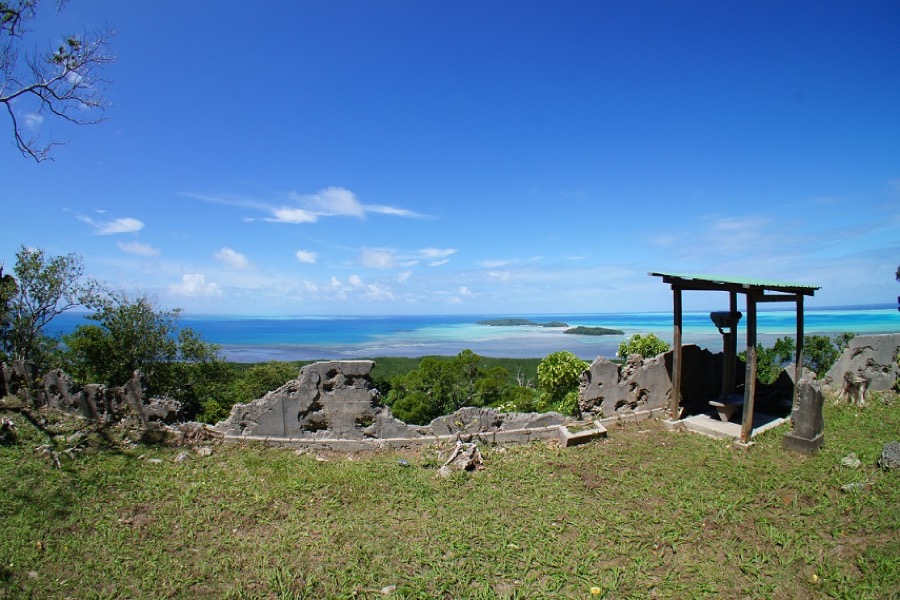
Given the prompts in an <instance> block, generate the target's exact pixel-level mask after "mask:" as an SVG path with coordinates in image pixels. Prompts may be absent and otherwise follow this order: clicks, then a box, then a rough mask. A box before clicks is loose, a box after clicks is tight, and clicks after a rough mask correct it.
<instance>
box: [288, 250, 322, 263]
mask: <svg viewBox="0 0 900 600" xmlns="http://www.w3.org/2000/svg"><path fill="white" fill-rule="evenodd" d="M294 256H296V257H297V260H298V261H300V262H302V263H304V264H307V265H314V264H316V259H317V256H316V253H315V252H310V251H309V250H297V252H296V253H295V254H294Z"/></svg>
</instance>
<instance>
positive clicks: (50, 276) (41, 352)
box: [0, 246, 98, 366]
mask: <svg viewBox="0 0 900 600" xmlns="http://www.w3.org/2000/svg"><path fill="white" fill-rule="evenodd" d="M13 272H14V273H15V281H9V280H6V278H5V277H4V283H3V290H4V291H3V293H2V296H3V302H4V303H5V305H6V306H5V309H4V310H5V312H6V316H5V321H6V322H7V323H8V325H6V326H5V327H4V328H3V332H2V333H3V338H2V340H0V344H2V349H3V351H4V353H5V354H6V355H7V356H8V357H11V358H16V359H19V358H21V359H27V360H30V361H33V362H35V363H36V364H37V365H38V366H45V363H46V362H47V360H48V359H49V356H50V354H51V353H52V351H53V350H54V349H55V347H56V345H57V343H56V341H55V340H53V339H51V338H50V337H49V336H47V335H46V333H45V330H46V328H47V325H48V324H49V323H50V322H51V321H52V320H53V319H54V318H56V317H57V316H59V315H61V314H62V313H64V312H66V311H68V310H71V309H73V308H75V307H77V306H79V305H81V304H84V303H86V302H91V301H92V299H93V298H94V297H95V296H96V294H97V290H98V284H97V283H96V282H93V281H88V282H86V283H85V282H82V276H83V275H84V266H83V264H82V261H81V257H79V256H78V255H76V254H67V255H65V256H47V255H45V254H44V251H43V250H40V249H37V250H34V249H30V248H26V247H25V246H22V248H21V250H19V252H18V253H17V254H16V265H15V268H14V269H13Z"/></svg>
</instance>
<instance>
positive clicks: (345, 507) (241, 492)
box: [0, 398, 900, 599]
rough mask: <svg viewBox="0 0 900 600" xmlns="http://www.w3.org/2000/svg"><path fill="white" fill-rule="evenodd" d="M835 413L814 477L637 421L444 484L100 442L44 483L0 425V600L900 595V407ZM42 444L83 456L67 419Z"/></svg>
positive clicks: (41, 466) (769, 452)
mask: <svg viewBox="0 0 900 600" xmlns="http://www.w3.org/2000/svg"><path fill="white" fill-rule="evenodd" d="M826 410H827V412H826V445H825V447H824V448H823V449H822V451H820V452H819V453H818V454H817V455H816V456H813V457H804V456H800V455H796V454H788V453H786V452H784V451H782V450H781V436H782V434H783V433H784V432H785V429H784V428H781V429H779V430H775V431H772V432H768V433H766V434H764V435H763V436H761V437H760V438H758V439H757V444H756V445H755V446H754V447H753V448H752V449H751V450H750V451H748V452H744V451H737V450H733V449H731V448H729V447H728V445H727V444H725V443H723V442H719V441H714V440H711V439H707V438H703V437H700V436H696V435H692V434H679V433H670V432H667V431H665V430H663V428H662V427H661V426H660V425H659V424H658V423H652V422H649V423H641V424H637V425H635V424H631V425H626V426H623V427H615V428H612V429H611V430H610V434H609V438H608V439H607V440H605V441H601V442H596V443H592V444H589V445H586V446H582V447H578V448H573V449H561V448H559V447H556V446H554V445H550V444H535V445H530V446H520V447H509V448H499V447H494V448H491V447H489V448H485V449H484V450H483V452H484V458H485V469H484V470H483V471H480V472H477V473H474V474H468V475H467V474H460V475H459V476H454V477H452V478H450V479H446V480H443V479H438V478H437V477H436V471H437V467H438V466H440V464H441V459H440V457H439V453H438V449H434V448H432V449H427V450H423V451H420V452H406V453H403V454H397V453H387V452H385V453H377V454H371V455H359V456H353V457H347V456H343V455H340V456H339V455H327V456H322V455H320V456H316V455H315V454H305V455H298V454H296V453H294V452H293V451H291V450H284V449H275V448H266V447H260V446H245V447H240V446H237V445H228V446H217V447H216V448H215V451H214V453H213V455H212V456H209V457H205V458H201V457H199V456H193V457H192V458H191V459H190V460H188V461H186V462H183V463H179V462H176V461H175V460H174V459H175V457H176V455H177V454H178V452H179V451H178V450H175V449H168V448H161V447H160V448H157V447H146V446H143V447H142V446H137V447H131V448H128V447H125V448H123V447H121V446H119V445H116V444H111V443H109V442H108V441H106V440H105V439H104V438H103V437H102V436H100V435H98V434H97V433H92V434H91V435H90V436H89V438H88V439H87V440H82V442H81V445H82V446H84V447H85V449H84V450H83V451H82V452H79V453H75V454H74V455H73V456H71V457H68V456H66V455H63V456H62V457H61V459H60V460H61V465H62V468H61V469H56V468H54V467H53V466H52V463H51V461H50V460H49V459H48V458H47V457H46V456H42V455H41V454H40V453H38V452H35V450H34V449H35V447H37V446H39V445H40V444H44V443H47V442H48V439H49V438H48V437H47V435H46V433H44V432H42V431H40V430H39V429H38V428H36V427H35V426H34V425H33V424H31V423H29V422H28V421H27V420H26V419H25V418H24V417H23V416H22V415H21V414H20V413H18V412H9V411H6V412H4V411H3V410H2V407H0V416H5V417H12V418H13V420H15V421H16V424H17V426H18V441H17V442H16V443H15V444H13V445H6V446H0V524H2V525H0V597H6V598H29V597H33V598H123V597H135V598H165V597H174V598H196V597H201V598H332V597H334V598H353V597H355V598H381V597H384V595H383V592H386V593H390V596H389V597H402V598H498V597H499V598H550V597H559V598H598V597H604V598H629V597H632V598H647V597H671V598H694V597H719V596H725V597H740V598H744V597H760V598H792V599H793V598H827V597H836V598H890V597H900V535H898V524H900V474H898V473H897V472H882V471H880V470H878V469H877V467H875V461H876V459H877V458H878V456H879V454H880V451H881V447H882V445H883V444H884V443H886V442H889V441H894V440H898V439H900V400H896V399H893V400H889V401H885V400H883V399H881V398H873V399H872V401H871V403H870V405H869V406H868V407H866V408H864V409H853V408H848V407H836V406H833V405H830V404H829V406H828V407H827V409H826ZM38 425H41V426H42V427H44V428H45V429H49V433H50V434H51V435H52V434H56V435H57V437H56V438H55V440H54V441H53V443H54V444H55V447H56V448H57V449H58V450H63V449H65V448H66V447H68V446H69V445H72V444H74V443H75V441H74V440H73V441H66V440H65V439H63V438H62V437H59V436H64V435H67V434H69V433H70V432H71V429H67V428H71V427H73V425H72V422H71V421H68V422H63V423H61V424H57V423H53V422H51V423H49V424H47V425H43V424H42V423H41V422H40V421H38ZM850 452H855V453H856V454H857V455H858V457H859V458H860V459H861V461H862V466H861V467H859V468H858V469H852V468H849V467H845V466H842V465H841V458H842V457H844V456H846V455H847V454H849V453H850ZM150 458H160V459H162V462H161V463H155V462H151V461H149V460H148V459H150ZM400 459H403V460H405V461H407V462H408V466H405V465H404V464H401V462H398V460H400ZM854 482H857V483H863V484H864V485H863V486H861V489H858V490H854V491H849V492H844V491H841V486H842V485H844V484H847V483H854ZM391 586H396V587H391Z"/></svg>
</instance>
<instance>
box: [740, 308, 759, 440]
mask: <svg viewBox="0 0 900 600" xmlns="http://www.w3.org/2000/svg"><path fill="white" fill-rule="evenodd" d="M755 396H756V296H755V295H754V294H747V372H746V375H745V377H744V414H743V417H742V418H741V443H742V444H746V443H748V442H749V441H750V435H751V433H752V432H753V399H754V397H755Z"/></svg>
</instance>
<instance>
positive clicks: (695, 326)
mask: <svg viewBox="0 0 900 600" xmlns="http://www.w3.org/2000/svg"><path fill="white" fill-rule="evenodd" d="M497 318H524V319H529V320H531V321H535V322H539V323H544V322H549V321H561V322H564V323H567V324H568V325H569V326H570V327H575V326H577V325H584V326H588V327H591V326H596V327H609V328H613V329H621V330H622V331H624V332H625V333H624V334H623V335H613V336H601V337H596V336H581V335H571V334H565V333H563V331H564V330H563V329H559V328H545V327H533V326H506V327H498V326H488V325H479V324H478V321H481V320H485V319H497ZM83 322H85V321H84V317H83V316H82V315H77V314H72V313H66V314H63V315H60V316H59V317H57V319H56V320H54V321H53V323H52V325H53V327H54V329H53V331H51V332H50V333H65V332H68V331H71V330H72V329H74V327H75V326H77V325H78V324H80V323H83ZM179 324H180V325H181V326H184V327H191V328H193V329H194V330H195V331H197V332H198V333H200V335H201V336H202V337H203V339H204V340H206V341H207V342H212V343H215V344H219V345H220V346H221V348H222V356H223V357H224V358H226V359H228V360H232V361H238V362H258V361H266V360H316V359H345V358H374V357H377V356H412V357H417V356H426V355H449V356H453V355H456V354H458V353H459V352H461V351H462V350H465V349H470V350H472V351H473V352H475V353H476V354H480V355H482V356H497V357H510V358H530V357H536V358H542V357H544V356H546V355H548V354H550V353H552V352H557V351H560V350H569V351H571V352H574V353H575V354H576V355H578V356H579V357H581V358H583V359H586V360H592V359H594V358H595V357H597V356H606V357H609V358H611V357H613V356H615V354H616V348H617V347H618V345H619V342H621V341H622V340H624V339H626V338H627V337H629V336H631V335H632V334H635V333H640V334H647V333H655V334H656V335H657V336H659V337H661V338H663V339H665V340H666V341H668V342H670V343H671V341H672V313H671V312H658V313H602V314H575V315H565V314H544V315H519V314H504V315H415V316H330V317H247V316H221V315H216V316H202V315H182V316H181V318H180V319H179ZM741 325H743V320H742V322H741ZM758 330H759V341H760V342H762V343H763V344H766V345H771V343H772V342H774V340H775V338H777V337H780V336H785V335H790V336H792V337H793V336H795V331H796V324H795V317H794V311H793V310H779V311H767V312H760V313H759V317H758ZM845 331H849V332H853V333H856V334H862V333H898V332H900V312H898V311H897V309H896V308H893V307H890V308H841V309H828V310H824V309H807V310H806V312H805V332H806V334H807V335H812V334H823V335H829V336H833V335H836V334H839V333H843V332H845ZM744 336H745V331H744V329H743V328H742V327H739V338H738V340H739V341H738V348H741V347H742V344H743V342H744V340H745V339H746V338H745V337H744ZM683 337H684V342H685V343H694V344H698V345H700V346H702V347H705V348H709V349H710V350H713V351H718V350H721V348H722V337H721V336H720V335H719V333H718V331H717V330H716V328H715V326H714V325H713V324H712V322H711V321H710V319H709V313H708V312H690V313H685V314H684V327H683Z"/></svg>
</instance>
